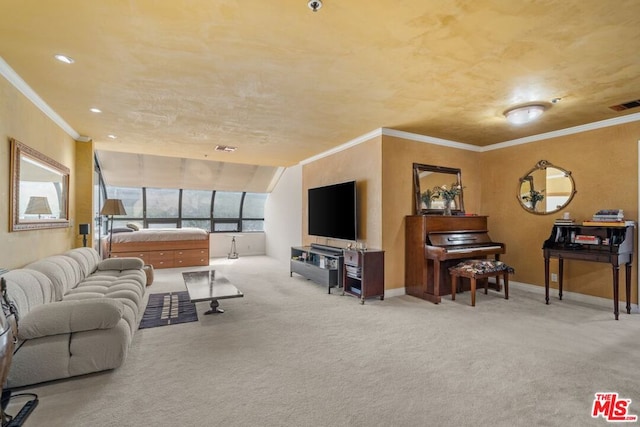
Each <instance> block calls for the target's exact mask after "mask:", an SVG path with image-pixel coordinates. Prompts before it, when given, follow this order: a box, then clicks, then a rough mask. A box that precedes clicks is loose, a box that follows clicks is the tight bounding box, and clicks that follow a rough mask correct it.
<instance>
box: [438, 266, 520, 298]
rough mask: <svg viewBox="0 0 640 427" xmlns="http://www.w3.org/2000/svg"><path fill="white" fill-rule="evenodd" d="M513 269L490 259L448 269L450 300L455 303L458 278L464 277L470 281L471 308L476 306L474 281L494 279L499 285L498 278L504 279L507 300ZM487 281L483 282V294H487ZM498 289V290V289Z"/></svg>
mask: <svg viewBox="0 0 640 427" xmlns="http://www.w3.org/2000/svg"><path fill="white" fill-rule="evenodd" d="M513 272H514V269H513V268H512V267H509V266H508V265H507V264H505V263H503V262H501V261H497V260H490V259H470V260H466V261H462V262H461V263H459V264H457V265H455V266H454V267H451V268H449V273H450V274H451V300H453V301H455V299H456V291H457V290H458V277H466V278H468V279H469V280H470V281H471V306H472V307H475V306H476V281H477V280H478V279H488V278H489V277H495V278H496V282H497V284H498V285H499V284H500V276H502V277H503V278H504V299H509V273H513ZM488 283H489V281H488V280H485V281H484V293H485V294H487V293H488V291H487V285H488ZM498 289H499V288H498Z"/></svg>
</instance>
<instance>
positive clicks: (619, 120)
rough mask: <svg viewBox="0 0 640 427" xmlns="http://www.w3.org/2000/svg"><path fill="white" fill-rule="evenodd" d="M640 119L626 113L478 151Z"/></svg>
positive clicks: (493, 145)
mask: <svg viewBox="0 0 640 427" xmlns="http://www.w3.org/2000/svg"><path fill="white" fill-rule="evenodd" d="M638 120H640V113H634V114H628V115H626V116H621V117H615V118H613V119H606V120H601V121H599V122H593V123H587V124H586V125H580V126H574V127H570V128H566V129H560V130H554V131H552V132H547V133H540V134H538V135H532V136H527V137H524V138H518V139H512V140H510V141H504V142H499V143H497V144H492V145H487V146H486V147H482V149H481V150H480V151H483V152H484V151H492V150H499V149H502V148H507V147H513V146H516V145H521V144H528V143H530V142H536V141H542V140H545V139H550V138H557V137H559V136H567V135H573V134H576V133H582V132H587V131H590V130H596V129H602V128H606V127H609V126H616V125H622V124H625V123H631V122H637V121H638Z"/></svg>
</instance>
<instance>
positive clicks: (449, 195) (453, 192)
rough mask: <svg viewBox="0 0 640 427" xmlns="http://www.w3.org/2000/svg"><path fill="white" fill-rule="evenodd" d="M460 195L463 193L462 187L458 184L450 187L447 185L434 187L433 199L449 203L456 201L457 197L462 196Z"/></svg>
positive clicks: (455, 183)
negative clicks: (441, 199) (440, 199)
mask: <svg viewBox="0 0 640 427" xmlns="http://www.w3.org/2000/svg"><path fill="white" fill-rule="evenodd" d="M460 193H462V186H461V185H460V184H458V183H457V182H454V183H453V184H451V186H450V187H447V186H446V185H441V186H439V187H438V186H436V187H433V198H434V199H438V198H443V199H444V200H445V201H447V202H450V201H452V200H453V199H455V198H456V196H458V195H460Z"/></svg>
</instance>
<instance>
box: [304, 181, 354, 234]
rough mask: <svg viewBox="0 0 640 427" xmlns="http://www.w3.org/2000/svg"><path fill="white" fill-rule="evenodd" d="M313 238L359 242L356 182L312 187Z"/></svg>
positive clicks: (310, 194)
mask: <svg viewBox="0 0 640 427" xmlns="http://www.w3.org/2000/svg"><path fill="white" fill-rule="evenodd" d="M308 199H309V235H311V236H321V237H331V238H334V239H343V240H356V238H357V233H356V230H357V220H356V216H357V211H356V207H357V206H356V182H355V181H349V182H343V183H341V184H333V185H327V186H325V187H317V188H310V189H309V190H308Z"/></svg>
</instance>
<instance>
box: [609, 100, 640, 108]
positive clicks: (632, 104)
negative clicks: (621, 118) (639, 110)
mask: <svg viewBox="0 0 640 427" xmlns="http://www.w3.org/2000/svg"><path fill="white" fill-rule="evenodd" d="M636 107H640V99H636V100H635V101H629V102H625V103H624V104H619V105H613V106H611V107H609V108H611V109H612V110H614V111H624V110H629V109H630V108H636Z"/></svg>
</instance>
